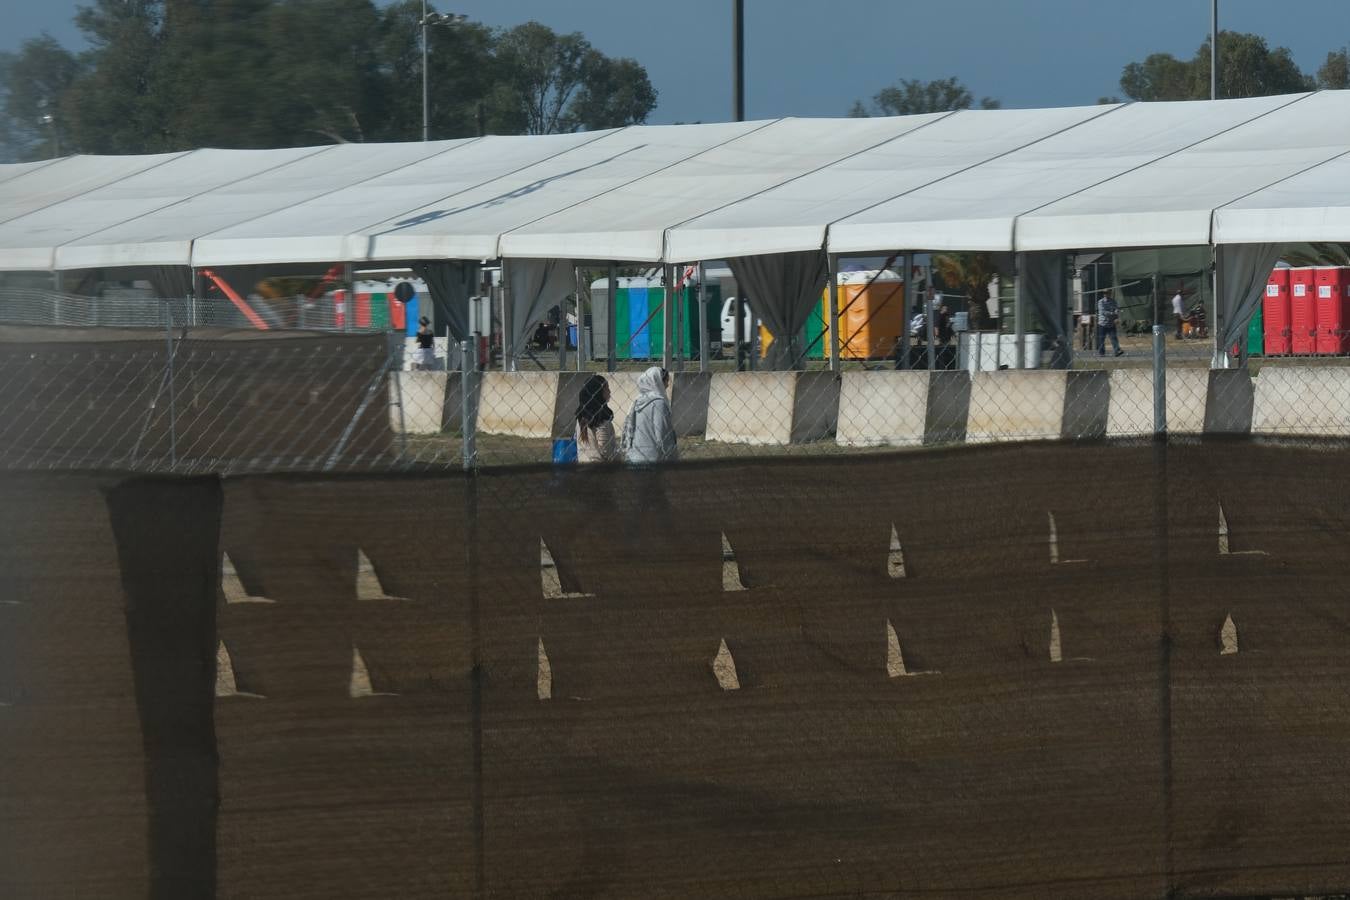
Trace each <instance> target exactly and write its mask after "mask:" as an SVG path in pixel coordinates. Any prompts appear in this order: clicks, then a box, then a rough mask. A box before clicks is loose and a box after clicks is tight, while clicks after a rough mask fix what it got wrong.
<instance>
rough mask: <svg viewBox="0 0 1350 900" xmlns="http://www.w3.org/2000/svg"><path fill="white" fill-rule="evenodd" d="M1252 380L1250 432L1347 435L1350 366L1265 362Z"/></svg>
mask: <svg viewBox="0 0 1350 900" xmlns="http://www.w3.org/2000/svg"><path fill="white" fill-rule="evenodd" d="M1253 381H1254V382H1255V397H1254V402H1253V405H1252V433H1253V434H1287V435H1314V436H1319V437H1347V436H1350V369H1347V368H1341V367H1334V368H1333V367H1329V366H1326V367H1323V366H1319V367H1316V368H1313V367H1306V366H1297V367H1295V366H1270V365H1267V366H1264V367H1263V368H1262V369H1261V373H1260V374H1259V375H1257V376H1256V378H1255V379H1253Z"/></svg>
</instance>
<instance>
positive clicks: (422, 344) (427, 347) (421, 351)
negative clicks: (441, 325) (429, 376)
mask: <svg viewBox="0 0 1350 900" xmlns="http://www.w3.org/2000/svg"><path fill="white" fill-rule="evenodd" d="M416 340H417V357H416V359H414V360H413V368H414V369H434V368H436V336H435V335H434V334H433V333H432V331H431V320H430V319H428V318H427V317H426V316H422V317H421V318H420V319H418V320H417V338H416Z"/></svg>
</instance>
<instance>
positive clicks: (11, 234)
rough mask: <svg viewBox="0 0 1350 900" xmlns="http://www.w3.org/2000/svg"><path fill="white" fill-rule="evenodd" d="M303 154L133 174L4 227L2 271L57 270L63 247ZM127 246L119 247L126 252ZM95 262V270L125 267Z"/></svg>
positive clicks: (207, 159) (177, 163)
mask: <svg viewBox="0 0 1350 900" xmlns="http://www.w3.org/2000/svg"><path fill="white" fill-rule="evenodd" d="M313 152H314V150H313V149H312V148H309V149H304V150H257V151H246V152H241V151H237V150H197V151H194V152H192V153H187V154H184V155H182V156H178V157H176V158H173V159H171V160H169V161H168V162H166V163H164V164H162V165H159V166H156V167H154V168H153V169H149V170H143V171H140V172H137V173H135V174H134V175H128V176H126V177H125V178H121V179H119V180H117V181H114V182H111V183H109V184H106V185H103V186H102V187H98V188H94V189H93V190H89V191H86V192H84V193H82V194H79V195H77V196H75V197H71V198H69V199H67V200H63V201H61V202H60V203H55V204H53V205H51V206H48V207H45V208H44V209H40V210H37V211H35V212H32V213H29V214H28V215H26V216H21V217H20V218H17V219H11V220H10V221H8V222H5V223H3V224H0V269H19V268H41V269H50V268H52V267H53V266H54V265H55V261H54V258H53V250H54V249H55V250H59V248H60V246H61V245H62V244H65V243H68V242H69V241H72V240H76V239H78V238H81V237H84V236H85V235H88V234H91V233H94V232H97V231H100V230H102V229H104V228H108V227H112V226H116V225H119V224H122V223H125V222H127V221H129V220H132V219H135V218H137V217H139V216H142V215H145V214H146V213H150V212H153V211H155V210H157V209H162V208H164V207H166V206H171V205H172V204H174V203H179V202H181V201H182V200H184V199H185V198H187V197H190V196H193V195H195V194H199V193H201V192H203V191H207V190H211V189H213V188H217V187H221V186H223V185H228V184H231V183H233V182H235V181H238V180H240V179H242V178H247V177H249V176H250V175H254V174H256V173H258V172H260V171H263V170H264V169H267V168H270V167H273V166H276V165H280V164H282V163H283V162H286V161H288V160H293V159H296V158H299V157H301V156H307V155H309V154H311V153H313ZM127 246H128V245H127V244H125V243H122V244H118V245H117V249H118V250H122V251H124V249H125V248H126V247H127ZM121 264H122V263H119V262H114V261H110V260H102V259H100V260H91V261H89V262H88V263H87V265H88V266H89V267H93V266H96V265H121Z"/></svg>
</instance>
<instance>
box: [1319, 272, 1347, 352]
mask: <svg viewBox="0 0 1350 900" xmlns="http://www.w3.org/2000/svg"><path fill="white" fill-rule="evenodd" d="M1313 285H1314V286H1315V287H1316V289H1317V298H1316V302H1317V352H1318V353H1321V354H1327V355H1332V356H1339V355H1340V354H1342V353H1344V352H1345V351H1346V347H1347V346H1348V345H1350V342H1347V340H1346V338H1347V334H1346V328H1347V326H1350V322H1347V321H1346V308H1345V300H1346V297H1345V290H1346V278H1345V270H1344V269H1340V268H1335V267H1331V266H1324V267H1322V268H1318V269H1314V270H1313Z"/></svg>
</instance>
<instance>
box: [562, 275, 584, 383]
mask: <svg viewBox="0 0 1350 900" xmlns="http://www.w3.org/2000/svg"><path fill="white" fill-rule="evenodd" d="M572 272H573V274H575V275H576V278H577V300H576V303H575V304H574V307H575V309H574V310H573V311H574V312H575V313H576V317H577V346H576V358H577V371H578V372H580V371H582V370H584V369H585V368H586V366H585V363H586V329H585V327H584V324H585V319H584V318H583V317H582V315H581V291H582V288H583V287H584V285H585V280H584V279H583V277H582V275H583V273H582V271H581V267H580V266H576V267H574V268H573V269H572ZM565 329H566V324H565V323H564V332H563V340H564V341H565V340H567V333H566V330H565Z"/></svg>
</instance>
